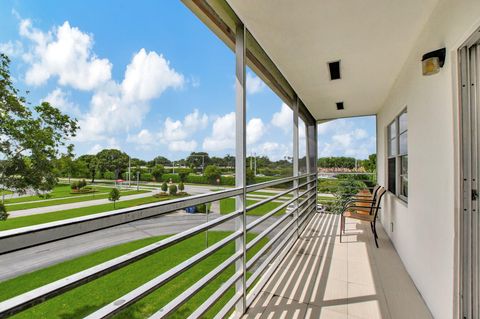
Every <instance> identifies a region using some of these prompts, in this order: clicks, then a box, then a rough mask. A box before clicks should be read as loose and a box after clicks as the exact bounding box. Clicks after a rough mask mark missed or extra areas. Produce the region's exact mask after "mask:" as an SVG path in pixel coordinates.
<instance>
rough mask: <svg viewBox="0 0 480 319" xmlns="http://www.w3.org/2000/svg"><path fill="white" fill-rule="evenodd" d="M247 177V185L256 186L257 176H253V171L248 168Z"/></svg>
mask: <svg viewBox="0 0 480 319" xmlns="http://www.w3.org/2000/svg"><path fill="white" fill-rule="evenodd" d="M245 174H246V175H247V185H252V184H255V182H256V181H255V175H254V174H253V170H251V169H249V168H247V171H246V172H245Z"/></svg>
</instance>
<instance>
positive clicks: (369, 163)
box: [362, 154, 377, 173]
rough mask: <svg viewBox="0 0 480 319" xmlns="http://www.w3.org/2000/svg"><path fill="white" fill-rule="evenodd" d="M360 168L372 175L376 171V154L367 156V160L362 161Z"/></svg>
mask: <svg viewBox="0 0 480 319" xmlns="http://www.w3.org/2000/svg"><path fill="white" fill-rule="evenodd" d="M362 166H363V168H365V170H366V171H367V172H370V173H374V172H375V171H376V170H377V154H370V155H368V159H366V160H363V161H362Z"/></svg>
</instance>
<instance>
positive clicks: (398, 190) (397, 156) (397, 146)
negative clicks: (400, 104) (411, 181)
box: [385, 107, 408, 202]
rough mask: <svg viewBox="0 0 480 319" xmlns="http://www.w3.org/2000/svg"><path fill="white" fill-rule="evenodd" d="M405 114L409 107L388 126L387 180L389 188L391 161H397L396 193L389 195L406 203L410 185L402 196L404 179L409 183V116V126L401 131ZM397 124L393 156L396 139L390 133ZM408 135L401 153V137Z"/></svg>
mask: <svg viewBox="0 0 480 319" xmlns="http://www.w3.org/2000/svg"><path fill="white" fill-rule="evenodd" d="M403 114H408V110H407V107H405V108H404V109H403V110H402V111H401V112H400V113H399V114H398V115H397V116H395V119H393V121H392V122H390V123H389V124H388V125H387V152H386V154H387V163H386V168H387V169H386V170H385V172H386V175H387V176H386V180H387V188H388V185H389V180H390V176H389V160H390V159H392V158H394V159H395V192H392V191H391V190H388V191H389V193H391V194H393V195H395V196H396V197H398V198H399V199H401V200H402V201H404V202H408V184H407V194H406V195H405V194H402V179H403V178H404V177H406V180H407V183H408V116H407V125H406V128H405V129H404V130H403V131H400V117H401V116H402V115H403ZM393 124H395V137H394V138H395V139H396V141H395V145H394V148H395V153H394V154H391V145H392V143H391V142H392V140H393V139H394V138H392V137H391V134H390V131H391V129H390V128H391V126H392V125H393ZM403 134H406V135H407V145H406V146H407V147H406V150H405V151H404V152H400V135H403ZM403 157H406V161H407V173H406V174H402V167H401V165H402V158H403Z"/></svg>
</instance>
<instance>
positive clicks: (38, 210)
mask: <svg viewBox="0 0 480 319" xmlns="http://www.w3.org/2000/svg"><path fill="white" fill-rule="evenodd" d="M155 193H157V192H149V193H142V194H135V195H127V196H123V197H120V199H119V200H118V201H119V202H123V201H126V200H131V199H138V198H145V197H150V196H152V195H153V194H155ZM108 203H111V201H109V200H108V199H107V198H103V199H95V200H89V201H84V202H76V203H69V204H60V205H52V206H45V207H37V208H30V209H22V210H16V211H12V212H9V214H10V216H9V218H15V217H21V216H30V215H36V214H45V213H51V212H58V211H62V210H68V209H74V208H82V207H90V206H97V205H103V204H108Z"/></svg>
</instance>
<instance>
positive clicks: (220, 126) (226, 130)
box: [203, 112, 235, 151]
mask: <svg viewBox="0 0 480 319" xmlns="http://www.w3.org/2000/svg"><path fill="white" fill-rule="evenodd" d="M234 148H235V113H234V112H231V113H228V114H226V115H224V116H221V117H219V118H217V119H216V120H215V121H214V122H213V127H212V134H211V135H210V136H208V137H206V138H205V139H204V141H203V149H204V150H206V151H221V150H226V149H234Z"/></svg>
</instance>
